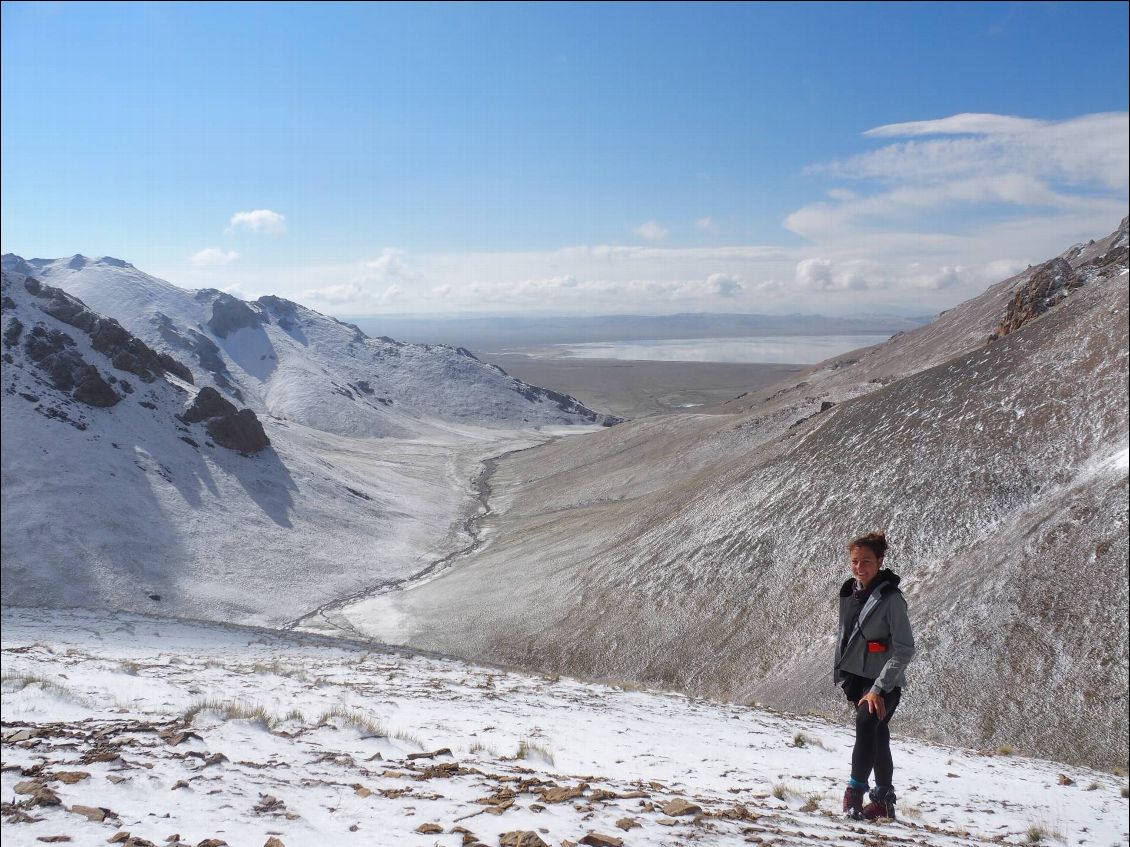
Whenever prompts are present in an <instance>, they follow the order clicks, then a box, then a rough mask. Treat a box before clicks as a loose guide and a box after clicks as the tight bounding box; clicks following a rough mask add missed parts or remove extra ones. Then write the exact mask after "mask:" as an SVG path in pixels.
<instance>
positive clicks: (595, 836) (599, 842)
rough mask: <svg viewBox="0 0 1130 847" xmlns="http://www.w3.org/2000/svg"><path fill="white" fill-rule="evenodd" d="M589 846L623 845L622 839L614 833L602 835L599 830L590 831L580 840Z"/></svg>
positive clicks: (616, 846)
mask: <svg viewBox="0 0 1130 847" xmlns="http://www.w3.org/2000/svg"><path fill="white" fill-rule="evenodd" d="M580 843H581V844H587V845H589V847H624V839H623V838H617V837H616V836H614V835H602V834H601V833H599V832H590V833H589V834H588V835H586V836H585V837H584V838H582V839H581V841H580Z"/></svg>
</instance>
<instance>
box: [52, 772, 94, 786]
mask: <svg viewBox="0 0 1130 847" xmlns="http://www.w3.org/2000/svg"><path fill="white" fill-rule="evenodd" d="M51 779H57V780H59V782H62V783H65V784H66V785H74V784H75V783H76V782H82V781H83V780H84V779H90V774H88V773H87V772H86V771H59V773H57V774H53V775H52V776H51Z"/></svg>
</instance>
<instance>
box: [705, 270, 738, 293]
mask: <svg viewBox="0 0 1130 847" xmlns="http://www.w3.org/2000/svg"><path fill="white" fill-rule="evenodd" d="M706 288H707V290H709V291H710V293H712V294H716V295H718V296H720V297H736V296H737V295H738V294H740V293H741V291H742V289H743V288H744V286H743V285H742V281H741V280H740V279H739V278H738V277H736V276H734V275H733V274H723V273H718V274H711V275H710V276H708V277H707V278H706Z"/></svg>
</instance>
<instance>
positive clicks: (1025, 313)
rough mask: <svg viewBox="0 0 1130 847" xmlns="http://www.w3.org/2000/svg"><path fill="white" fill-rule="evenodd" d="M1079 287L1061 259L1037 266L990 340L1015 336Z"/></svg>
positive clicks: (1018, 290) (1071, 272)
mask: <svg viewBox="0 0 1130 847" xmlns="http://www.w3.org/2000/svg"><path fill="white" fill-rule="evenodd" d="M1082 284H1083V283H1082V282H1081V281H1080V279H1079V277H1078V276H1077V275H1076V273H1075V269H1074V268H1072V267H1071V265H1069V264H1068V263H1067V261H1066V260H1065V259H1062V258H1059V257H1057V258H1055V259H1052V260H1051V261H1050V262H1046V263H1044V264H1042V265H1040V267H1038V268H1036V270H1035V271H1033V273H1032V276H1030V277H1029V278H1028V282H1027V283H1026V284H1024V285H1022V286H1021V287H1020V288H1018V289H1017V290H1016V294H1015V295H1013V298H1012V302H1011V303H1009V304H1008V309H1007V310H1006V311H1005V313H1004V317H1003V318H1002V319H1001V322H1000V323H999V324H998V325H997V329H996V332H994V333H993V335H992V337H991V338H990V340H992V339H995V338H1002V337H1004V336H1006V335H1008V334H1009V333H1010V332H1016V330H1018V329H1020V327H1022V326H1024V324H1026V323H1028V321H1030V320H1032V319H1034V318H1038V317H1039V316H1040V315H1042V314H1043V313H1044V312H1046V311H1047V310H1048V309H1050V308H1051V307H1052V306H1054V305H1055V304H1056V303H1058V302H1059V301H1061V300H1063V298H1065V297H1066V296H1067V295H1068V294H1070V293H1071V292H1072V291H1073V290H1074V289H1076V288H1079V287H1080V286H1081V285H1082Z"/></svg>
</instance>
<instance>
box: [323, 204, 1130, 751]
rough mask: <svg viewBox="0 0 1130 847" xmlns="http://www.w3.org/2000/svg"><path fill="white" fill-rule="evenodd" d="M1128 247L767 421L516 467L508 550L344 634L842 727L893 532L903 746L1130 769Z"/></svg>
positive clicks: (638, 426) (612, 437)
mask: <svg viewBox="0 0 1130 847" xmlns="http://www.w3.org/2000/svg"><path fill="white" fill-rule="evenodd" d="M1127 241H1128V238H1127V221H1126V220H1123V221H1122V224H1121V226H1120V227H1119V229H1118V230H1117V231H1116V232H1114V233H1112V234H1111V235H1110V236H1109V237H1107V238H1105V239H1102V240H1100V241H1098V242H1094V243H1091V244H1087V245H1077V246H1076V247H1073V248H1071V249H1070V250H1068V251H1066V252H1065V253H1064V254H1063V255H1062V256H1060V257H1057V258H1056V259H1053V260H1052V261H1050V262H1048V263H1045V264H1044V265H1040V266H1038V267H1035V268H1030V269H1028V270H1027V271H1026V272H1024V273H1022V274H1019V275H1017V276H1015V277H1013V278H1010V279H1008V280H1004V281H1002V282H1001V283H999V284H997V285H996V286H994V287H992V288H990V289H989V290H988V291H987V292H985V294H983V295H982V296H980V297H978V298H976V299H974V300H971V301H969V302H967V303H964V304H962V305H961V306H959V307H957V308H955V309H952V310H950V311H949V312H947V313H945V314H943V315H942V316H940V317H939V318H938V319H937V320H935V321H934V322H933V323H931V324H930V325H928V326H925V327H923V328H921V329H918V330H915V331H912V332H908V333H905V334H901V335H899V336H896V337H895V338H893V339H891V340H890V341H888V342H886V343H884V344H882V345H879V346H877V347H873V348H869V349H866V350H860V351H856V352H854V353H850V354H847V355H844V356H841V357H838V358H836V359H835V360H831V361H828V362H825V363H822V364H821V365H818V366H816V367H815V368H813V369H812V370H811V371H810V372H809V373H807V374H805V375H803V376H802V377H801V379H800V380H799V381H794V382H790V383H786V384H784V385H782V386H780V387H778V388H777V389H776V390H770V391H769V392H766V394H767V396H757V397H742V398H739V399H737V400H734V401H732V402H730V403H728V404H726V405H725V406H723V407H721V408H719V409H717V410H714V412H713V413H711V414H699V415H678V416H670V417H651V418H647V419H643V420H639V421H633V422H630V423H627V424H624V425H621V426H618V427H615V428H614V429H612V430H609V431H605V432H601V433H599V434H597V435H594V436H592V437H590V438H585V439H582V440H566V441H561V442H557V443H555V444H551V445H546V446H544V447H542V448H539V449H536V450H531V451H526V452H523V453H519V454H515V455H513V456H511V457H509V458H508V459H506V460H504V461H503V462H501V463H500V466H499V468H498V471H497V473H496V474H495V476H494V484H495V489H496V491H497V492H498V493H497V495H496V496H495V497H494V498H493V500H492V505H493V507H494V510H493V512H492V514H491V515H490V516H489V517H488V518H487V519H486V520H485V521H484V526H485V528H486V529H487V530H489V532H488V537H489V539H490V540H489V543H488V544H486V545H484V546H482V547H481V548H479V549H478V550H477V551H475V553H474V554H473V555H472V556H470V557H468V558H467V559H465V560H464V561H462V562H461V563H460V566H459V567H457V568H454V569H452V570H450V571H448V572H446V573H444V574H442V575H440V576H439V577H438V578H436V579H434V580H432V581H430V582H427V583H424V584H420V585H417V586H415V587H413V588H411V589H410V590H407V591H399V592H394V593H386V594H378V595H376V596H373V597H370V598H368V599H366V600H364V601H361V602H358V603H355V604H352V605H350V606H346V607H345V608H343V609H342V610H340V612H338V613H336V617H334V616H331V619H333V620H336V621H337V622H339V623H342V624H348V625H349V626H351V627H353V628H355V629H359V630H361V631H364V632H367V633H371V634H373V635H375V636H377V637H380V638H382V639H385V640H388V641H391V642H392V643H402V644H409V645H412V646H416V647H421V648H426V649H432V650H439V651H443V652H445V653H452V654H456V655H462V656H467V657H471V658H475V659H480V660H490V661H498V662H504V663H512V664H519V665H523V666H526V667H535V668H538V669H541V670H544V671H546V672H560V673H566V674H575V675H583V676H587V677H594V678H612V679H632V680H636V681H638V682H640V683H643V684H647V685H662V686H669V687H673V688H677V689H680V690H683V691H689V692H694V693H701V694H706V695H709V696H714V697H723V698H731V699H735V700H740V701H745V700H750V699H756V700H759V701H763V702H768V703H771V704H773V705H776V706H779V707H782V708H789V709H794V710H795V709H811V710H816V711H824V712H830V711H831V710H833V709H835V708H837V707H838V705H839V699H840V698H839V691H838V690H837V689H835V688H834V687H833V686H832V684H831V678H832V675H831V658H830V657H831V655H832V647H833V645H832V638H833V631H834V627H835V603H834V598H835V594H836V591H837V589H838V587H839V585H840V583H841V582H842V580H843V579H844V577H845V575H846V574H845V573H844V570H845V568H844V551H843V544H844V542H845V541H846V540H847V539H848V538H850V537H852V536H854V535H856V534H858V533H860V532H865V531H867V530H869V529H872V528H874V527H885V528H886V529H887V530H888V533H889V535H890V537H891V538H892V541H893V544H894V546H893V549H892V553H891V556H890V557H889V561H888V564H889V565H890V566H891V567H893V568H894V569H895V570H896V571H898V572H900V573H901V574H902V575H903V577H904V582H903V587H904V589H905V592H906V595H907V597H908V600H909V603H910V607H911V611H912V616H913V620H914V622H915V627H916V632H917V636H918V640H919V656H918V658H916V659H915V662H914V665H913V667H912V669H911V675H910V676H911V686H910V688H909V689H908V693H907V696H906V698H904V703H905V705H904V707H903V708H901V709H900V714H899V721H900V724H901V725H902V726H904V727H912V728H913V729H914V730H915V731H916V732H918V733H920V734H922V735H927V736H931V737H938V738H945V739H948V740H951V741H955V742H959V743H963V744H968V745H977V746H985V747H996V746H999V745H1010V746H1013V747H1015V748H1018V749H1020V750H1024V751H1028V752H1033V753H1040V754H1043V755H1050V756H1054V757H1057V758H1060V759H1061V760H1066V761H1076V762H1088V763H1091V764H1095V765H1101V766H1106V767H1114V766H1122V767H1124V766H1125V763H1126V760H1127V753H1128V748H1130V741H1128V725H1127V683H1128V651H1130V648H1128V643H1127V638H1126V624H1127V620H1128V618H1130V598H1128V593H1130V592H1128V584H1127V570H1126V569H1127V547H1128V542H1127V527H1128V513H1127V487H1128V461H1127V456H1128V430H1127V414H1128V411H1130V396H1128V394H1130V392H1128V387H1127V361H1128V329H1127V315H1128V309H1127V300H1128V296H1127V279H1128V278H1127ZM500 586H506V587H507V590H506V591H505V592H503V591H500V590H499V589H500ZM312 623H313V622H312Z"/></svg>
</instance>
